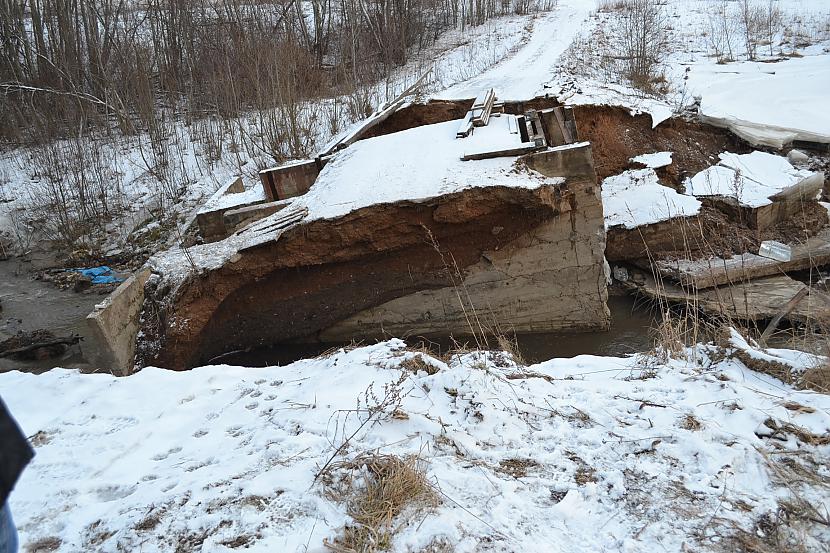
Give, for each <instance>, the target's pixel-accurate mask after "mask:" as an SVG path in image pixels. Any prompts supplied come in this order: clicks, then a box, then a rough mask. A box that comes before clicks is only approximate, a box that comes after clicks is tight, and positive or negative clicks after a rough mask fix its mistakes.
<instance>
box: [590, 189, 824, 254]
mask: <svg viewBox="0 0 830 553" xmlns="http://www.w3.org/2000/svg"><path fill="white" fill-rule="evenodd" d="M827 224H828V215H827V209H825V208H824V207H823V206H821V205H820V204H818V203H817V202H805V203H804V206H803V209H802V212H801V215H800V216H799V217H795V218H793V219H790V220H788V221H785V222H783V223H781V224H779V225H777V226H775V227H772V228H768V229H765V230H761V231H758V230H754V229H750V228H747V227H746V226H741V225H740V224H738V223H737V222H736V221H735V220H734V219H733V218H731V217H729V216H728V215H727V214H725V213H724V212H722V211H720V210H719V209H717V208H715V207H713V206H712V205H706V204H704V205H703V207H702V208H701V210H700V214H698V215H697V216H696V217H682V218H676V219H672V220H669V221H663V222H660V223H656V224H653V225H646V226H643V227H639V228H636V229H625V228H619V227H618V228H611V229H609V230H608V232H607V234H606V246H605V257H606V258H607V259H608V261H609V262H615V261H633V260H637V259H645V258H648V257H652V258H661V259H680V258H682V259H699V258H701V257H710V256H716V257H732V256H733V255H735V254H740V253H743V252H757V251H758V247H759V246H760V244H761V242H763V241H764V240H777V241H779V242H784V243H788V244H794V243H799V242H804V241H805V240H806V239H807V238H809V237H811V236H814V235H816V234H817V233H818V232H819V231H820V230H821V229H822V228H824V227H825V226H827Z"/></svg>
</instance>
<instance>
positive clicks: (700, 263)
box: [655, 229, 830, 290]
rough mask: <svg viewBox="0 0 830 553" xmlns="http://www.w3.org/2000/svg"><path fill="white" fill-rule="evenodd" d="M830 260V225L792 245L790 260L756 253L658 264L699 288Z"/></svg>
mask: <svg viewBox="0 0 830 553" xmlns="http://www.w3.org/2000/svg"><path fill="white" fill-rule="evenodd" d="M827 264H830V229H825V230H824V231H822V232H820V233H819V234H817V235H816V236H814V237H812V238H810V239H809V240H807V241H806V242H805V243H804V244H799V245H796V246H792V254H791V258H790V260H789V261H778V260H775V259H770V258H768V257H762V256H760V255H756V254H753V253H745V254H742V255H737V256H735V257H732V258H729V259H722V258H719V257H714V258H708V259H699V260H687V259H681V260H662V261H657V263H656V265H655V266H656V267H657V270H658V271H659V273H660V274H662V275H663V276H665V277H668V278H671V279H674V280H677V281H679V282H680V284H682V285H683V286H685V287H691V288H695V289H698V290H701V289H705V288H711V287H713V286H721V285H725V284H735V283H741V282H747V281H751V280H753V279H757V278H760V277H764V276H770V275H780V274H784V273H786V272H789V271H801V270H804V269H809V268H811V267H820V266H822V265H827Z"/></svg>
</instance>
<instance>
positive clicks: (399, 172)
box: [149, 115, 578, 282]
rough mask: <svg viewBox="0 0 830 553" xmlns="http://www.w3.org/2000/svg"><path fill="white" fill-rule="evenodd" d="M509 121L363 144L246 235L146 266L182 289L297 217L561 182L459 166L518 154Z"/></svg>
mask: <svg viewBox="0 0 830 553" xmlns="http://www.w3.org/2000/svg"><path fill="white" fill-rule="evenodd" d="M514 117H515V116H513V115H501V116H499V117H491V119H490V123H489V124H488V125H487V126H484V127H476V129H475V131H474V132H473V134H472V135H470V136H469V137H467V138H456V134H455V133H456V130H457V128H458V121H457V120H455V121H447V122H444V123H438V124H434V125H424V126H421V127H415V128H412V129H407V130H405V131H401V132H397V133H392V134H387V135H383V136H378V137H374V138H368V139H365V140H360V141H358V142H355V143H354V144H352V145H350V146H349V147H348V148H346V149H344V150H341V151H339V152H337V153H336V154H335V155H334V156H333V157H332V159H331V160H330V161H329V162H328V163H327V164H326V166H325V167H324V168H323V170H322V171H321V172H320V175H319V176H318V177H317V180H316V181H315V183H314V185H312V187H311V189H310V190H309V191H308V192H307V193H306V194H304V195H303V196H299V197H297V198H292V199H291V200H292V202H291V205H290V206H289V207H286V208H285V209H284V210H282V211H279V212H277V213H275V214H274V215H271V216H269V217H266V218H264V219H261V220H259V221H257V222H256V223H254V225H253V226H251V227H249V228H248V230H249V231H250V232H248V231H246V232H243V233H241V234H233V235H231V236H229V237H228V238H226V239H225V240H220V241H218V242H213V243H211V244H203V245H197V246H193V247H190V248H187V250H186V251H184V250H182V249H181V248H172V249H170V250H167V251H164V252H160V253H158V254H156V255H154V256H153V257H152V258H151V259H150V261H149V263H150V265H151V266H152V267H153V268H154V269H155V270H156V271H159V272H161V273H162V274H164V275H165V276H166V277H170V278H172V279H173V281H178V282H181V281H183V279H184V278H185V277H186V276H187V275H188V274H189V273H190V272H191V270H196V269H200V270H201V269H206V270H212V269H217V268H219V267H221V266H222V265H224V264H225V263H226V262H227V261H228V260H229V259H231V258H232V257H233V256H234V255H235V254H236V253H237V252H238V251H239V250H241V249H245V248H250V247H253V246H256V245H258V244H262V243H265V242H267V241H270V240H276V239H278V238H279V236H280V234H281V233H282V232H283V231H284V230H285V229H286V228H288V227H287V226H284V225H276V223H278V222H279V221H280V220H282V219H285V218H286V217H292V216H294V215H296V214H301V215H299V216H298V217H297V218H296V220H295V221H294V222H293V223H292V225H291V226H293V225H294V224H299V223H300V222H301V221H302V222H308V221H313V220H316V219H328V218H336V217H341V216H343V215H346V214H348V213H350V212H352V211H354V210H356V209H360V208H364V207H369V206H372V205H376V204H383V203H394V202H399V201H416V202H417V201H424V200H428V199H430V198H435V197H438V196H441V195H444V194H449V193H453V192H460V191H462V190H464V189H467V188H483V187H488V186H508V187H510V186H512V187H517V188H528V189H536V188H539V187H541V186H545V185H551V184H557V183H560V182H563V181H564V179H560V178H551V177H545V176H543V175H541V174H539V173H537V172H535V171H532V170H530V169H527V168H518V167H517V166H516V159H517V156H512V157H499V158H492V159H484V160H475V161H461V157H462V156H463V155H465V154H467V153H471V152H480V151H492V150H501V149H508V148H516V147H519V146H522V145H523V144H522V142H521V139H520V138H519V135H518V132H517V133H516V134H512V133H511V132H510V130H511V129H518V127H517V125H516V124H515V122H514V123H513V124H512V125H511V124H510V123H509V119H511V118H514ZM576 146H578V145H576ZM246 194H247V193H246ZM275 225H276V226H275ZM269 229H271V230H269Z"/></svg>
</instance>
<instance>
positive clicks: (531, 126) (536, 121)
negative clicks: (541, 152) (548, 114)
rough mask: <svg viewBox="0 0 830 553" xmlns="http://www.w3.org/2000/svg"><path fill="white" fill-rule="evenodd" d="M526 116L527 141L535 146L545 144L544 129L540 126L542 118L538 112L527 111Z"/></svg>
mask: <svg viewBox="0 0 830 553" xmlns="http://www.w3.org/2000/svg"><path fill="white" fill-rule="evenodd" d="M526 118H527V122H528V138H529V142H533V143H534V144H536V145H537V146H547V140H545V131H544V129H543V127H542V120H541V119H540V118H539V112H538V111H529V112H527V114H526Z"/></svg>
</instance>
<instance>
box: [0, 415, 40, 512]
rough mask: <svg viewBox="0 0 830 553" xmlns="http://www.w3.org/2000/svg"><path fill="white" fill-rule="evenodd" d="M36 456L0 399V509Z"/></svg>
mask: <svg viewBox="0 0 830 553" xmlns="http://www.w3.org/2000/svg"><path fill="white" fill-rule="evenodd" d="M34 454H35V453H34V451H32V447H31V446H30V445H29V442H28V440H26V436H24V435H23V432H21V430H20V427H19V426H17V423H16V422H15V420H14V419H13V418H12V416H11V414H10V413H9V410H8V409H6V404H5V403H3V400H2V399H0V507H2V506H3V505H5V504H6V500H7V499H8V498H9V494H10V493H11V491H12V488H13V487H14V485H15V483H16V482H17V479H18V478H20V473H22V472H23V469H24V468H25V467H26V465H27V464H29V461H31V460H32V457H33V456H34Z"/></svg>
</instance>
